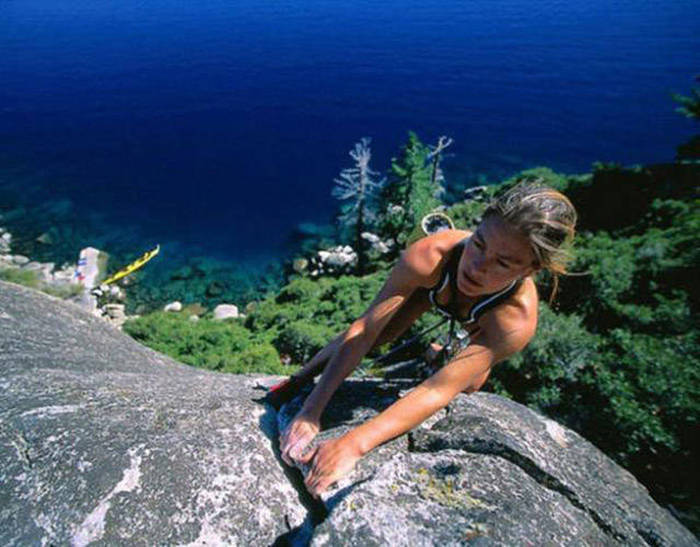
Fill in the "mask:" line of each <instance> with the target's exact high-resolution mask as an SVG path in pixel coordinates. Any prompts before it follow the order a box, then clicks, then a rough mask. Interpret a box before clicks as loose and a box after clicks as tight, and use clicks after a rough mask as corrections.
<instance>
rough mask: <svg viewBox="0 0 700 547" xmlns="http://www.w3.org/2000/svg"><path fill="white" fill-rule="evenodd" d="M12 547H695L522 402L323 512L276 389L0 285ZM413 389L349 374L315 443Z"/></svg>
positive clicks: (1, 505) (582, 446) (370, 465)
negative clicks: (204, 366) (285, 430)
mask: <svg viewBox="0 0 700 547" xmlns="http://www.w3.org/2000/svg"><path fill="white" fill-rule="evenodd" d="M0 371H1V372H0V544H2V545H25V544H32V545H39V544H42V545H49V544H58V545H64V544H73V545H87V544H90V543H93V542H94V543H95V544H101V545H114V544H116V545H163V544H167V545H175V544H177V545H271V544H277V545H284V544H289V543H291V544H295V545H306V544H311V545H317V546H320V545H363V546H364V545H440V546H442V545H458V544H459V545H463V544H467V543H469V544H474V545H617V544H628V545H697V544H698V543H697V541H696V540H695V538H694V537H693V536H692V534H690V532H688V531H687V530H686V529H685V528H683V527H682V526H681V525H680V524H679V523H678V522H676V521H675V519H673V517H672V516H671V515H670V514H669V513H668V512H667V511H666V510H665V509H663V508H661V507H659V506H658V505H656V504H655V503H654V502H653V500H652V499H651V498H650V497H649V495H648V494H647V492H646V490H645V489H644V488H643V487H642V486H641V485H640V484H639V483H638V482H637V481H636V480H635V479H634V478H633V477H632V476H631V475H630V474H629V473H627V472H626V471H624V470H623V469H621V468H620V467H618V466H617V465H615V464H614V463H613V462H612V461H611V460H609V459H608V458H607V457H606V456H604V455H603V454H602V453H601V452H600V451H598V450H597V449H596V448H595V447H593V446H592V445H591V444H590V443H588V442H587V441H585V440H584V439H582V438H581V437H580V436H578V435H577V434H575V433H573V432H572V431H570V430H567V429H565V428H563V427H561V426H560V425H558V424H557V423H555V422H553V421H551V420H547V419H545V418H543V417H542V416H539V415H538V414H536V413H534V412H532V411H530V410H528V409H527V408H525V407H523V406H521V405H518V404H516V403H513V402H510V401H507V400H504V399H502V398H499V397H496V396H494V395H489V394H476V395H472V396H469V397H466V396H460V397H458V398H457V399H456V400H455V401H454V402H453V404H452V405H451V406H450V409H449V412H445V411H443V412H442V413H441V414H440V415H438V416H436V417H435V418H434V419H432V420H430V421H428V422H427V423H425V424H423V425H422V426H421V427H419V428H418V429H417V430H415V431H414V432H412V433H411V434H410V435H408V436H404V437H401V438H399V439H396V440H394V441H392V442H390V443H387V444H385V445H384V446H382V447H380V448H378V449H377V450H375V451H374V452H373V453H371V454H370V455H368V456H367V457H366V458H365V459H363V460H362V461H361V462H360V463H359V464H358V467H357V469H356V470H355V472H354V473H352V474H351V475H350V476H349V477H347V478H345V479H343V481H341V483H340V484H339V485H338V487H337V488H335V489H334V490H331V491H330V492H328V493H327V494H326V495H324V497H323V499H322V500H321V501H314V500H311V499H310V498H309V496H308V495H306V494H305V492H304V491H303V489H302V488H301V476H300V475H299V473H298V472H297V471H296V470H289V469H285V468H284V467H283V465H282V463H281V460H280V459H279V456H278V451H277V446H276V439H277V428H276V425H277V424H279V426H281V427H284V426H285V425H286V424H287V423H288V422H289V420H290V419H291V417H292V416H293V415H294V413H295V412H296V410H297V409H298V408H299V405H300V404H301V399H296V400H294V401H292V402H291V403H289V404H288V405H286V406H284V407H283V408H282V409H281V411H280V412H279V413H277V414H275V413H274V411H273V410H271V409H270V408H268V407H265V406H263V405H261V404H259V403H256V402H254V401H253V399H256V398H258V397H260V396H261V395H262V394H263V393H264V390H263V389H262V388H261V387H260V384H262V383H264V384H267V385H269V384H271V383H273V382H274V381H275V380H276V379H274V378H271V377H255V376H233V375H224V374H215V373H210V372H206V371H200V370H196V369H193V368H190V367H186V366H184V365H180V364H178V363H176V362H174V361H172V360H170V359H168V358H167V357H164V356H162V355H160V354H158V353H156V352H154V351H151V350H149V349H147V348H144V347H142V346H140V345H139V344H137V343H136V342H134V341H132V340H131V339H130V338H128V337H127V336H126V335H124V334H122V333H121V332H119V331H118V330H116V329H114V328H112V327H110V326H109V325H107V324H105V323H104V322H103V321H101V320H100V319H98V318H95V317H94V316H91V315H90V314H88V313H87V312H85V311H83V310H81V309H78V308H77V307H76V306H73V305H71V304H69V303H66V302H61V301H59V300H56V299H54V298H51V297H49V296H46V295H44V294H41V293H38V292H35V291H32V290H29V289H24V288H22V287H18V286H16V285H11V284H6V283H2V282H0ZM406 382H407V381H406V380H394V381H392V382H388V381H379V380H352V381H348V382H346V384H345V385H344V386H343V387H342V388H341V389H340V390H339V392H338V393H337V394H336V396H335V397H334V398H333V401H332V402H331V405H330V406H329V409H328V411H327V412H326V415H325V416H324V424H323V425H324V432H323V433H322V434H321V435H320V436H319V437H320V438H321V439H323V438H328V437H333V436H337V435H339V434H342V433H343V432H344V431H346V430H347V429H348V428H350V427H353V426H354V425H355V424H357V423H360V422H361V421H364V420H365V419H367V418H368V417H371V416H372V415H374V414H376V413H377V412H379V411H380V410H381V409H382V408H385V407H386V406H387V405H389V404H391V402H392V401H393V400H395V399H396V397H398V396H399V394H400V393H401V391H402V390H404V389H407V388H409V387H410V385H409V384H407V383H406Z"/></svg>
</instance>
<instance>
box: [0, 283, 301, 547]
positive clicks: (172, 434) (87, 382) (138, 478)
mask: <svg viewBox="0 0 700 547" xmlns="http://www.w3.org/2000/svg"><path fill="white" fill-rule="evenodd" d="M260 380H261V379H260V378H256V377H249V376H233V375H224V374H215V373H210V372H206V371H201V370H197V369H194V368H191V367H188V366H185V365H182V364H179V363H176V362H174V361H173V360H171V359H169V358H167V357H165V356H163V355H161V354H158V353H156V352H154V351H152V350H150V349H148V348H145V347H143V346H141V345H140V344H138V343H136V342H135V341H133V340H131V339H130V338H129V337H128V336H126V335H125V334H123V333H121V332H120V331H118V330H117V329H116V328H114V327H113V326H110V325H109V324H107V323H105V322H104V321H102V320H100V319H98V318H96V317H94V316H92V315H91V314H89V313H87V312H85V311H83V310H82V309H79V308H78V307H77V306H75V305H72V304H70V303H67V302H62V301H60V300H58V299H55V298H52V297H50V296H47V295H44V294H42V293H39V292H36V291H33V290H30V289H25V288H23V287H19V286H17V285H12V284H7V283H2V282H0V544H2V545H69V544H70V545H88V544H93V543H94V544H96V545H188V544H189V545H270V544H272V543H274V541H275V540H276V539H277V538H278V537H279V536H282V535H284V534H285V533H286V532H288V530H289V529H290V528H293V527H296V526H299V525H301V524H302V523H303V521H304V519H306V518H307V515H308V510H307V509H306V508H305V506H304V504H303V503H302V501H300V496H299V494H298V492H297V490H296V489H295V488H294V486H293V485H292V484H291V483H290V481H289V479H288V478H287V476H286V475H285V470H284V468H283V467H282V465H281V464H280V460H279V458H278V456H277V455H276V452H275V451H276V448H275V442H276V432H275V427H276V426H275V419H274V416H273V415H272V414H271V413H270V412H269V411H268V410H266V408H265V407H264V406H263V405H261V404H259V403H256V402H255V401H254V399H255V398H259V397H260V395H261V394H262V393H264V391H262V390H261V388H260V386H259V384H260Z"/></svg>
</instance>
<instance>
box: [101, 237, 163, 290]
mask: <svg viewBox="0 0 700 547" xmlns="http://www.w3.org/2000/svg"><path fill="white" fill-rule="evenodd" d="M159 251H160V245H156V246H155V248H154V249H151V250H150V251H146V252H145V253H143V254H142V255H141V256H140V257H138V258H137V259H136V260H134V261H133V262H132V263H131V264H129V265H128V266H125V267H124V268H122V269H121V270H119V271H118V272H117V273H115V274H114V275H113V276H111V277H110V278H109V279H106V280H105V281H103V282H102V283H101V284H102V285H109V284H110V283H114V282H115V281H119V280H120V279H121V278H122V277H126V276H127V275H129V274H130V273H132V272H135V271H136V270H138V269H139V268H140V267H141V266H143V265H144V264H146V262H148V261H149V260H151V258H153V257H154V256H156V255H157V254H158V252H159Z"/></svg>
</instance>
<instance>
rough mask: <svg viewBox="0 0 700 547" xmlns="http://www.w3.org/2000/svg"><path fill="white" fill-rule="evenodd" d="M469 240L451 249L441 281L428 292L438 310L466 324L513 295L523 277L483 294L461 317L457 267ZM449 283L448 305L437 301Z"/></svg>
mask: <svg viewBox="0 0 700 547" xmlns="http://www.w3.org/2000/svg"><path fill="white" fill-rule="evenodd" d="M468 240H469V238H468V237H465V238H464V239H463V240H462V241H460V242H459V243H457V245H455V246H454V247H453V249H452V250H451V251H450V257H449V258H448V260H447V263H446V264H445V267H444V269H443V271H442V275H441V276H440V281H438V283H437V285H435V286H434V287H433V288H432V289H430V291H429V292H428V297H429V298H430V302H432V304H433V305H434V306H435V308H436V309H437V310H438V312H440V313H441V314H442V315H444V316H446V317H449V318H450V319H452V320H455V321H458V322H460V323H463V324H465V325H469V324H472V323H476V322H477V321H478V320H479V318H480V317H481V316H482V315H483V314H484V313H485V312H487V311H488V310H490V309H493V308H494V307H496V306H498V304H500V303H501V302H503V301H504V300H506V299H507V298H508V297H509V296H511V295H512V294H513V293H514V292H515V291H516V290H517V289H518V287H519V286H520V284H521V283H522V279H516V280H515V281H513V282H512V283H510V284H509V285H508V286H507V287H505V288H504V289H502V290H500V291H498V292H495V293H491V294H487V295H484V296H482V297H481V298H479V300H478V301H477V302H475V303H474V305H473V306H472V307H471V309H470V310H469V313H468V314H467V315H466V317H461V316H460V315H459V310H458V308H457V302H456V298H455V295H456V294H457V268H458V266H459V259H460V258H461V256H462V252H463V251H464V246H465V245H466V243H467V241H468ZM448 283H449V285H450V301H449V302H448V304H447V305H443V304H440V303H439V302H438V301H437V295H438V293H439V292H440V291H442V290H443V289H444V288H445V287H446V286H447V284H448Z"/></svg>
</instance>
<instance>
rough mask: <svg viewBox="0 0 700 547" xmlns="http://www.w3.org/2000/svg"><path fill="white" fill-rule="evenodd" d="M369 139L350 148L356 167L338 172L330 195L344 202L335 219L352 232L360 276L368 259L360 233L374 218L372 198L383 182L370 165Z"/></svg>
mask: <svg viewBox="0 0 700 547" xmlns="http://www.w3.org/2000/svg"><path fill="white" fill-rule="evenodd" d="M370 142H371V139H369V138H368V137H364V138H362V139H361V140H360V142H358V143H356V144H355V148H353V149H352V150H350V157H351V158H352V159H353V160H354V162H355V166H354V167H348V168H347V169H343V170H342V171H341V172H340V175H339V177H338V178H337V179H335V187H334V188H333V191H332V194H333V196H335V197H336V198H338V199H339V200H341V202H343V203H342V204H341V215H340V216H339V218H338V220H339V222H340V225H341V228H343V229H345V230H350V231H351V232H352V234H353V237H352V239H353V240H354V246H355V250H356V251H357V270H358V273H359V274H360V275H362V274H363V273H364V272H365V267H366V262H367V249H366V247H367V244H366V242H365V241H364V239H363V238H362V233H363V232H365V231H366V230H367V227H368V225H369V224H371V223H372V222H373V221H374V220H375V218H376V215H375V213H374V210H373V209H374V206H375V204H374V201H375V197H376V194H377V192H378V190H379V189H380V188H381V186H382V184H383V183H384V180H383V179H381V180H380V179H378V178H377V176H378V174H379V173H377V172H376V171H373V170H372V169H371V168H370V166H369V161H370V159H371V157H372V154H371V151H370V148H369V144H370Z"/></svg>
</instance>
